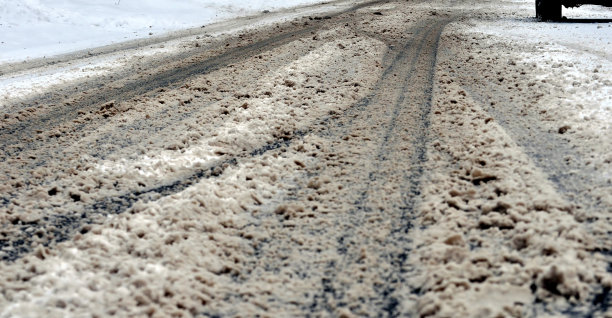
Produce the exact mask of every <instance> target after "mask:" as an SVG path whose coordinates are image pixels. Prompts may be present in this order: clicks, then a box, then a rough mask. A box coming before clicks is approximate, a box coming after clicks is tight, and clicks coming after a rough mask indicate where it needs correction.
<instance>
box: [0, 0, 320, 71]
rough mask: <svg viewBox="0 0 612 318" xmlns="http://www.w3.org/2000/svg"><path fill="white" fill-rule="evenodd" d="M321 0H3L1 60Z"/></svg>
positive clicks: (71, 48) (33, 56)
mask: <svg viewBox="0 0 612 318" xmlns="http://www.w3.org/2000/svg"><path fill="white" fill-rule="evenodd" d="M316 2H319V1H317V0H288V1H281V0H272V1H263V0H254V1H244V0H228V1H212V0H181V1H168V0H144V1H135V0H93V1H90V0H47V1H40V0H23V1H19V2H15V1H10V0H0V63H2V62H11V61H19V60H25V59H30V58H38V57H44V56H50V55H56V54H61V53H67V52H70V51H75V50H81V49H86V48H89V47H97V46H101V45H106V44H112V43H117V42H121V41H125V40H132V39H139V38H144V37H149V36H153V35H156V34H160V33H164V32H168V31H173V30H179V29H183V28H189V27H196V26H199V25H205V24H209V23H212V22H216V21H219V20H222V19H228V18H232V17H237V16H245V15H250V14H254V13H257V12H260V11H263V10H275V9H279V8H287V7H293V6H298V5H304V4H309V3H316Z"/></svg>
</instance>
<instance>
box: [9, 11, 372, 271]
mask: <svg viewBox="0 0 612 318" xmlns="http://www.w3.org/2000/svg"><path fill="white" fill-rule="evenodd" d="M373 3H378V2H373ZM368 5H371V4H368ZM366 6H367V5H360V6H356V7H355V8H353V9H352V10H350V11H353V10H357V9H359V8H362V7H366ZM331 22H332V25H335V24H337V23H343V22H344V20H342V19H341V21H340V22H338V21H331ZM315 28H316V27H311V28H307V29H306V30H301V31H299V32H305V33H308V32H311V30H314V29H315ZM296 37H297V36H296V35H295V33H294V34H285V35H282V36H281V38H277V39H274V38H272V39H269V40H267V41H265V43H257V45H255V46H254V47H253V48H252V49H250V50H249V51H248V52H249V53H250V54H246V53H244V51H240V50H239V52H240V53H237V52H236V51H233V55H231V56H227V55H223V56H221V57H218V58H215V59H212V60H207V61H206V62H205V63H204V64H203V65H194V66H193V68H191V69H190V72H195V73H197V72H198V71H195V70H202V69H208V68H210V67H212V68H221V67H223V63H221V64H220V65H216V64H215V62H214V61H219V60H223V61H226V62H227V63H229V61H230V60H231V59H240V58H243V59H246V58H247V57H250V56H252V54H255V53H253V52H256V51H253V50H261V51H263V50H271V49H274V48H276V47H279V46H281V45H283V44H284V43H285V42H287V41H289V42H291V41H294V40H296ZM242 54H246V55H242ZM180 71H181V70H174V71H172V72H173V74H175V75H176V76H179V75H180V74H178V73H180ZM182 76H186V75H185V74H183V75H182ZM128 93H130V94H132V93H134V92H128ZM57 120H60V119H57ZM305 133H306V132H305V131H294V132H292V133H291V135H290V136H284V137H280V138H279V139H277V140H276V141H273V142H271V143H268V144H267V145H264V146H262V147H261V148H258V149H254V150H248V151H246V152H242V153H240V154H238V155H236V156H233V157H226V158H225V159H221V160H219V161H217V162H216V163H213V164H212V165H210V166H208V167H206V168H203V169H201V170H197V171H194V172H193V173H192V174H190V175H188V176H186V177H183V178H180V179H178V180H175V181H170V182H169V183H166V184H163V185H160V186H156V187H152V188H149V189H145V190H133V191H130V192H127V193H124V194H120V195H116V196H111V197H105V198H102V199H100V200H97V201H96V202H94V203H93V204H90V205H87V206H84V207H83V209H82V210H81V209H79V211H72V213H62V214H51V215H45V216H44V217H43V218H41V219H40V220H37V221H33V222H27V221H22V220H19V219H14V221H13V222H12V224H5V225H4V227H5V229H6V227H13V229H16V230H18V231H17V232H18V233H17V234H16V235H11V237H5V238H2V239H0V251H1V252H2V260H3V261H14V260H16V259H18V258H20V257H21V256H23V255H24V254H27V253H29V252H31V251H32V246H33V244H34V242H35V241H40V240H41V239H43V243H42V244H41V245H43V246H52V245H54V244H56V243H59V242H62V241H65V240H69V239H70V238H71V237H72V236H73V235H74V234H76V233H79V232H80V233H86V232H87V231H88V228H90V225H93V224H100V223H103V222H104V220H105V217H106V216H107V215H112V214H120V213H123V212H124V211H126V210H127V209H129V208H130V207H131V206H132V205H133V204H134V203H135V202H137V201H139V200H144V201H148V200H152V199H156V198H159V197H160V196H166V195H170V194H173V193H177V192H180V191H182V190H184V189H185V188H187V187H189V186H190V185H192V184H195V183H197V182H198V181H199V180H202V179H207V178H213V177H216V176H218V175H220V174H221V173H223V170H224V169H225V168H227V167H229V166H235V165H236V164H237V162H238V160H239V159H240V158H245V157H252V156H260V155H262V154H264V153H266V152H268V151H270V150H274V149H278V148H279V147H283V146H286V145H288V144H289V143H290V142H291V141H292V140H293V139H295V138H298V139H299V138H301V137H302V136H303V135H304V134H305ZM73 200H75V201H78V198H73ZM4 201H6V203H8V202H9V200H8V199H5V200H4ZM68 212H71V211H68ZM13 232H16V231H13ZM5 233H6V232H5ZM33 234H34V235H33ZM5 235H6V234H5Z"/></svg>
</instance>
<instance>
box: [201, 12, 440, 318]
mask: <svg viewBox="0 0 612 318" xmlns="http://www.w3.org/2000/svg"><path fill="white" fill-rule="evenodd" d="M448 22H449V21H448V20H442V21H440V20H438V21H425V22H423V23H421V24H420V25H419V27H417V28H415V29H411V30H410V31H414V34H415V39H414V40H411V41H409V42H407V43H405V44H404V45H403V46H402V47H398V48H397V49H395V50H393V51H392V52H391V53H390V54H388V56H387V59H388V60H387V64H388V66H387V69H386V70H385V72H384V73H383V75H382V77H381V79H380V81H379V83H378V84H377V85H376V87H375V90H374V92H373V93H372V94H371V95H369V96H368V97H366V98H364V99H362V100H361V101H359V102H357V103H356V104H354V105H353V106H351V107H350V108H348V109H347V110H346V111H344V112H343V113H342V114H339V115H337V116H335V117H332V118H329V119H328V120H324V121H321V123H320V127H318V129H317V130H319V132H315V133H314V134H313V135H316V136H318V137H319V138H322V139H323V140H326V141H327V142H329V143H330V149H329V153H331V154H335V156H338V157H342V156H343V154H344V152H345V151H346V145H345V144H346V142H341V141H340V142H337V143H335V142H336V141H339V140H343V139H344V138H343V137H345V136H351V135H354V134H357V133H360V134H362V135H367V136H368V137H369V138H371V139H372V140H373V141H372V142H371V144H372V145H373V148H369V147H368V148H367V149H366V150H365V151H364V152H360V153H359V154H355V155H353V156H352V157H353V158H352V159H355V161H357V162H359V163H354V164H352V165H354V166H356V167H353V168H350V172H349V171H346V173H347V174H349V175H350V178H351V183H350V184H346V183H344V182H342V184H343V186H344V187H345V189H346V192H344V191H343V193H339V194H337V196H342V197H341V198H338V197H337V196H334V195H332V197H329V198H326V197H321V196H319V197H316V194H315V193H313V189H312V188H313V187H315V188H316V186H314V185H313V184H312V182H311V181H308V180H313V179H318V178H325V177H332V176H333V175H337V172H338V171H336V170H335V168H334V167H335V166H337V164H334V162H333V161H331V162H323V163H322V166H320V167H319V166H318V167H319V168H321V169H319V168H317V167H313V168H311V169H308V170H307V171H306V172H305V176H304V178H303V180H304V181H303V182H305V183H304V184H302V183H297V184H295V188H293V189H290V190H288V196H285V197H283V198H280V199H279V200H278V202H277V203H272V204H270V205H268V206H267V207H266V208H264V210H265V211H267V212H265V213H258V214H257V216H256V217H257V220H258V222H257V223H254V224H251V225H249V226H251V227H253V228H257V229H258V230H257V231H261V232H271V233H272V234H269V235H270V237H274V238H275V239H274V240H266V241H264V242H261V243H259V244H258V246H257V247H256V248H255V251H254V254H255V255H254V260H252V261H250V264H251V265H250V269H249V270H248V272H251V271H254V270H255V269H256V268H261V266H263V264H265V266H264V268H263V270H265V271H266V272H269V273H275V272H278V271H281V270H282V268H284V266H287V264H286V262H289V263H291V262H293V260H291V259H286V258H285V257H286V256H282V254H283V253H288V254H291V251H293V250H295V249H298V250H300V254H302V255H303V254H311V253H312V254H313V255H312V257H307V258H309V259H312V263H311V262H308V263H307V264H293V263H291V264H292V266H295V267H297V268H301V269H302V271H300V272H299V274H298V276H299V277H298V278H296V279H297V280H303V281H304V284H307V285H310V283H309V282H314V283H315V284H316V286H313V287H314V288H315V290H313V291H312V292H313V293H311V292H309V293H307V294H306V295H305V297H306V299H307V301H306V303H304V304H301V305H298V304H295V303H292V302H291V301H288V300H285V299H283V298H282V295H276V297H280V299H276V298H273V299H274V302H275V303H281V304H282V303H285V304H286V306H289V307H293V306H299V310H298V311H299V312H302V313H308V315H313V316H320V315H335V314H338V312H337V310H338V308H345V309H346V308H349V309H350V310H353V309H354V310H357V311H358V310H362V313H367V314H364V315H369V314H373V315H379V316H385V315H387V316H399V315H400V314H401V313H403V312H405V311H406V310H407V309H406V308H401V307H400V306H399V304H400V303H401V302H405V301H407V298H408V297H410V295H411V294H416V293H418V287H417V288H415V289H411V290H410V291H408V292H407V293H406V290H404V289H402V288H401V286H402V285H404V284H406V281H407V276H408V275H409V274H410V272H411V271H413V270H414V269H413V268H411V267H410V266H409V265H408V264H406V260H407V255H408V253H409V251H410V249H411V244H412V242H411V241H410V240H409V239H408V238H407V235H406V234H407V233H408V232H409V230H410V228H411V226H412V224H411V219H412V215H411V214H412V212H413V211H414V208H415V205H416V203H417V202H418V196H419V194H420V190H419V189H420V178H421V175H422V172H423V168H422V164H423V162H424V161H425V160H426V154H425V143H426V142H427V127H428V122H429V119H428V117H429V109H430V104H431V93H432V85H433V82H432V81H433V72H434V65H435V61H436V49H437V43H438V40H439V37H440V33H441V31H442V29H443V28H444V26H445V25H446V24H447V23H448ZM398 79H399V80H398ZM362 128H363V129H364V130H367V133H366V132H363V131H361V132H360V130H361V129H362ZM348 148H350V147H348ZM370 149H371V150H374V151H369V150H370ZM345 160H349V159H348V158H346V159H345ZM349 161H350V160H349ZM398 171H400V173H399V176H398V173H397V172H398ZM393 172H395V173H393ZM394 174H395V175H394ZM332 178H333V177H332ZM339 182H341V181H339ZM390 184H392V185H393V186H394V193H393V194H391V195H390V194H388V193H385V192H387V190H386V189H385V188H386V187H388V186H389V185H390ZM345 189H343V190H345ZM344 195H346V196H347V197H343V196H344ZM309 196H315V197H314V198H312V199H309V198H308V197H309ZM336 198H337V199H338V200H339V201H345V202H347V203H348V204H349V205H350V207H349V208H348V210H347V211H345V212H337V213H338V214H337V215H330V216H329V218H326V220H327V221H326V222H324V223H325V224H326V225H325V226H324V227H321V225H316V224H314V225H313V224H312V223H311V222H310V221H308V219H305V220H304V223H299V225H298V224H295V225H292V226H291V227H290V228H289V229H287V228H281V229H278V228H274V227H273V228H268V227H269V226H270V224H273V225H272V226H274V224H279V223H280V224H283V223H284V222H285V221H286V218H287V215H285V214H284V213H283V212H282V211H283V210H284V209H285V208H286V206H291V205H292V204H297V205H300V206H304V205H305V204H306V203H305V202H307V201H309V200H312V201H313V202H320V203H322V204H324V203H325V201H326V200H334V199H336ZM377 198H384V199H383V200H385V201H387V200H388V202H385V203H384V204H385V209H384V210H379V209H377V208H376V207H375V205H376V201H377ZM279 211H280V212H279ZM279 213H280V214H279ZM318 218H319V217H318ZM374 218H378V219H379V220H378V221H372V219H374ZM389 219H391V220H392V221H391V223H392V225H391V226H390V228H388V229H385V227H386V226H387V225H386V224H384V223H385V221H386V220H389ZM296 222H297V221H296ZM330 229H334V231H330ZM380 229H382V230H383V231H385V232H387V231H388V233H389V234H388V236H387V237H385V238H384V239H383V240H382V241H381V242H376V241H375V240H374V239H372V238H371V237H362V236H360V233H367V232H369V231H370V232H372V231H376V230H380ZM285 231H288V232H285ZM296 232H297V233H296ZM298 233H301V234H303V236H305V237H306V236H310V237H323V236H325V237H326V238H325V240H329V241H330V242H335V243H334V244H335V252H336V253H337V254H338V255H339V257H340V258H339V259H338V260H335V259H334V260H332V261H329V262H322V261H321V260H319V257H318V256H317V254H323V253H326V252H328V251H326V250H324V247H323V246H324V245H321V247H316V246H315V247H304V246H302V245H301V244H298V245H296V244H295V242H294V241H293V238H294V237H296V236H297V237H300V236H301V234H298ZM328 238H329V239H328ZM365 245H370V246H372V247H373V249H374V250H376V251H375V252H373V253H372V256H371V257H372V258H373V259H375V263H376V265H375V266H372V267H371V268H370V269H368V270H367V271H368V273H365V274H364V275H366V276H368V279H370V280H368V281H367V282H363V281H361V282H359V281H355V280H357V278H355V279H351V277H354V276H358V274H357V273H358V272H359V271H355V267H358V266H361V265H364V259H363V257H362V255H361V254H362V249H361V247H363V246H365ZM279 250H283V251H284V252H282V253H280V254H281V255H279ZM378 267H380V268H382V269H379V268H378ZM255 273H257V272H255ZM254 275H257V277H260V275H261V274H260V273H258V274H254ZM256 279H257V278H256V277H250V276H247V277H244V278H241V279H240V282H239V283H240V284H246V283H247V282H249V281H250V280H256ZM306 281H307V282H306ZM377 281H378V282H377ZM380 282H382V283H380ZM364 284H365V285H364ZM370 284H372V285H370ZM362 285H363V286H364V287H365V286H368V287H370V286H372V287H373V290H372V293H367V294H366V295H362V297H360V298H359V299H358V300H356V299H355V298H354V297H352V296H351V295H350V294H351V293H352V292H353V291H354V290H356V289H359V286H362ZM226 297H233V298H236V299H239V298H240V297H239V296H238V295H227V296H226ZM356 302H358V303H356ZM234 305H236V304H234ZM204 315H205V316H207V317H215V316H219V315H221V316H222V315H223V312H207V313H204Z"/></svg>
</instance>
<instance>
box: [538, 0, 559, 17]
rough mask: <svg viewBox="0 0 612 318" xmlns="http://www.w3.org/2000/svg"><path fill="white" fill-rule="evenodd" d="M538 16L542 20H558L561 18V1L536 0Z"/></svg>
mask: <svg viewBox="0 0 612 318" xmlns="http://www.w3.org/2000/svg"><path fill="white" fill-rule="evenodd" d="M535 3H536V17H537V18H538V20H540V21H556V20H560V19H561V1H558V0H536V2H535Z"/></svg>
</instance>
